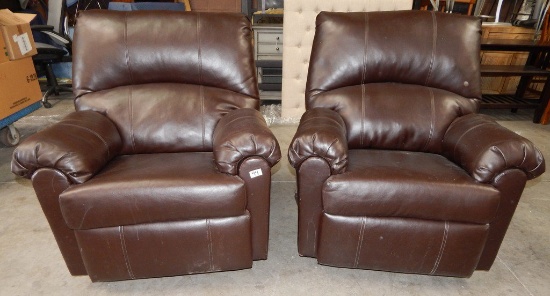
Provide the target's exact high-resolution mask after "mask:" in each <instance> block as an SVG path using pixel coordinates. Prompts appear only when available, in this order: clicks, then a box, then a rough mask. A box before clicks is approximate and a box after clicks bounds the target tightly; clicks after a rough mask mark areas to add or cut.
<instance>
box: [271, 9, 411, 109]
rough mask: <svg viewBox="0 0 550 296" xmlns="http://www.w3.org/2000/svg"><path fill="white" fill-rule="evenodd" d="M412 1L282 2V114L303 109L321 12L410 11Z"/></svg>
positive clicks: (304, 107)
mask: <svg viewBox="0 0 550 296" xmlns="http://www.w3.org/2000/svg"><path fill="white" fill-rule="evenodd" d="M412 7H413V0H383V1H381V0H380V1H377V0H340V1H334V0H292V1H286V2H285V13H284V22H283V81H282V90H281V99H282V104H283V106H282V117H285V118H296V119H299V118H300V116H301V115H302V114H303V113H304V111H305V110H306V106H305V103H304V96H305V91H306V80H307V75H308V68H309V61H310V56H311V45H312V44H313V37H314V34H315V18H316V17H317V15H318V14H319V13H320V12H321V11H331V12H336V11H339V12H350V11H393V10H410V9H411V8H412Z"/></svg>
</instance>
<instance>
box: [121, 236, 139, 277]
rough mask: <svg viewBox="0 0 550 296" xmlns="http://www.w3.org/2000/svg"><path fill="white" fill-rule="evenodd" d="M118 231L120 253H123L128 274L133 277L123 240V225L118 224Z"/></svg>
mask: <svg viewBox="0 0 550 296" xmlns="http://www.w3.org/2000/svg"><path fill="white" fill-rule="evenodd" d="M118 232H119V236H120V244H121V245H122V254H123V255H124V262H125V263H126V270H128V275H129V276H130V278H131V279H135V277H134V273H133V272H132V267H131V266H130V259H129V258H128V251H127V250H126V241H125V240H124V226H119V227H118Z"/></svg>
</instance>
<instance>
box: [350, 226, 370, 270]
mask: <svg viewBox="0 0 550 296" xmlns="http://www.w3.org/2000/svg"><path fill="white" fill-rule="evenodd" d="M366 223H367V221H366V218H365V217H361V228H360V229H359V240H358V241H357V248H356V250H355V262H354V263H353V267H357V266H358V265H359V256H360V254H361V247H362V246H363V237H364V235H365V226H366Z"/></svg>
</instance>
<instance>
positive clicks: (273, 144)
mask: <svg viewBox="0 0 550 296" xmlns="http://www.w3.org/2000/svg"><path fill="white" fill-rule="evenodd" d="M213 145H214V160H215V162H216V166H217V167H218V169H219V170H220V172H222V173H227V174H232V175H236V174H237V173H238V167H239V164H240V163H241V161H242V160H244V159H245V158H247V157H250V156H259V157H262V158H264V159H265V160H266V161H267V162H268V163H269V165H270V166H274V165H275V164H276V163H277V162H279V160H280V159H281V149H280V148H279V143H278V142H277V139H275V136H274V135H273V133H272V132H271V130H270V129H269V128H268V127H267V124H266V123H265V120H264V118H263V116H262V114H261V113H260V112H259V111H257V110H255V109H248V108H243V109H236V110H233V111H231V112H229V113H227V114H226V115H225V116H223V117H222V118H221V119H220V121H219V122H218V125H217V126H216V128H215V129H214V139H213Z"/></svg>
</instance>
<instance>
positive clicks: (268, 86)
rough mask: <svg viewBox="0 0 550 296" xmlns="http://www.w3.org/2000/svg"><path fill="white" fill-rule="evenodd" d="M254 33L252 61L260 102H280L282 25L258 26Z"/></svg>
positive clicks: (254, 28)
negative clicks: (253, 61)
mask: <svg viewBox="0 0 550 296" xmlns="http://www.w3.org/2000/svg"><path fill="white" fill-rule="evenodd" d="M252 30H253V31H254V60H255V61H256V67H257V70H258V83H259V84H258V88H259V89H260V99H261V100H280V98H281V84H282V75H283V73H282V71H283V70H282V68H283V26H282V24H258V25H255V26H253V27H252Z"/></svg>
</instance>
